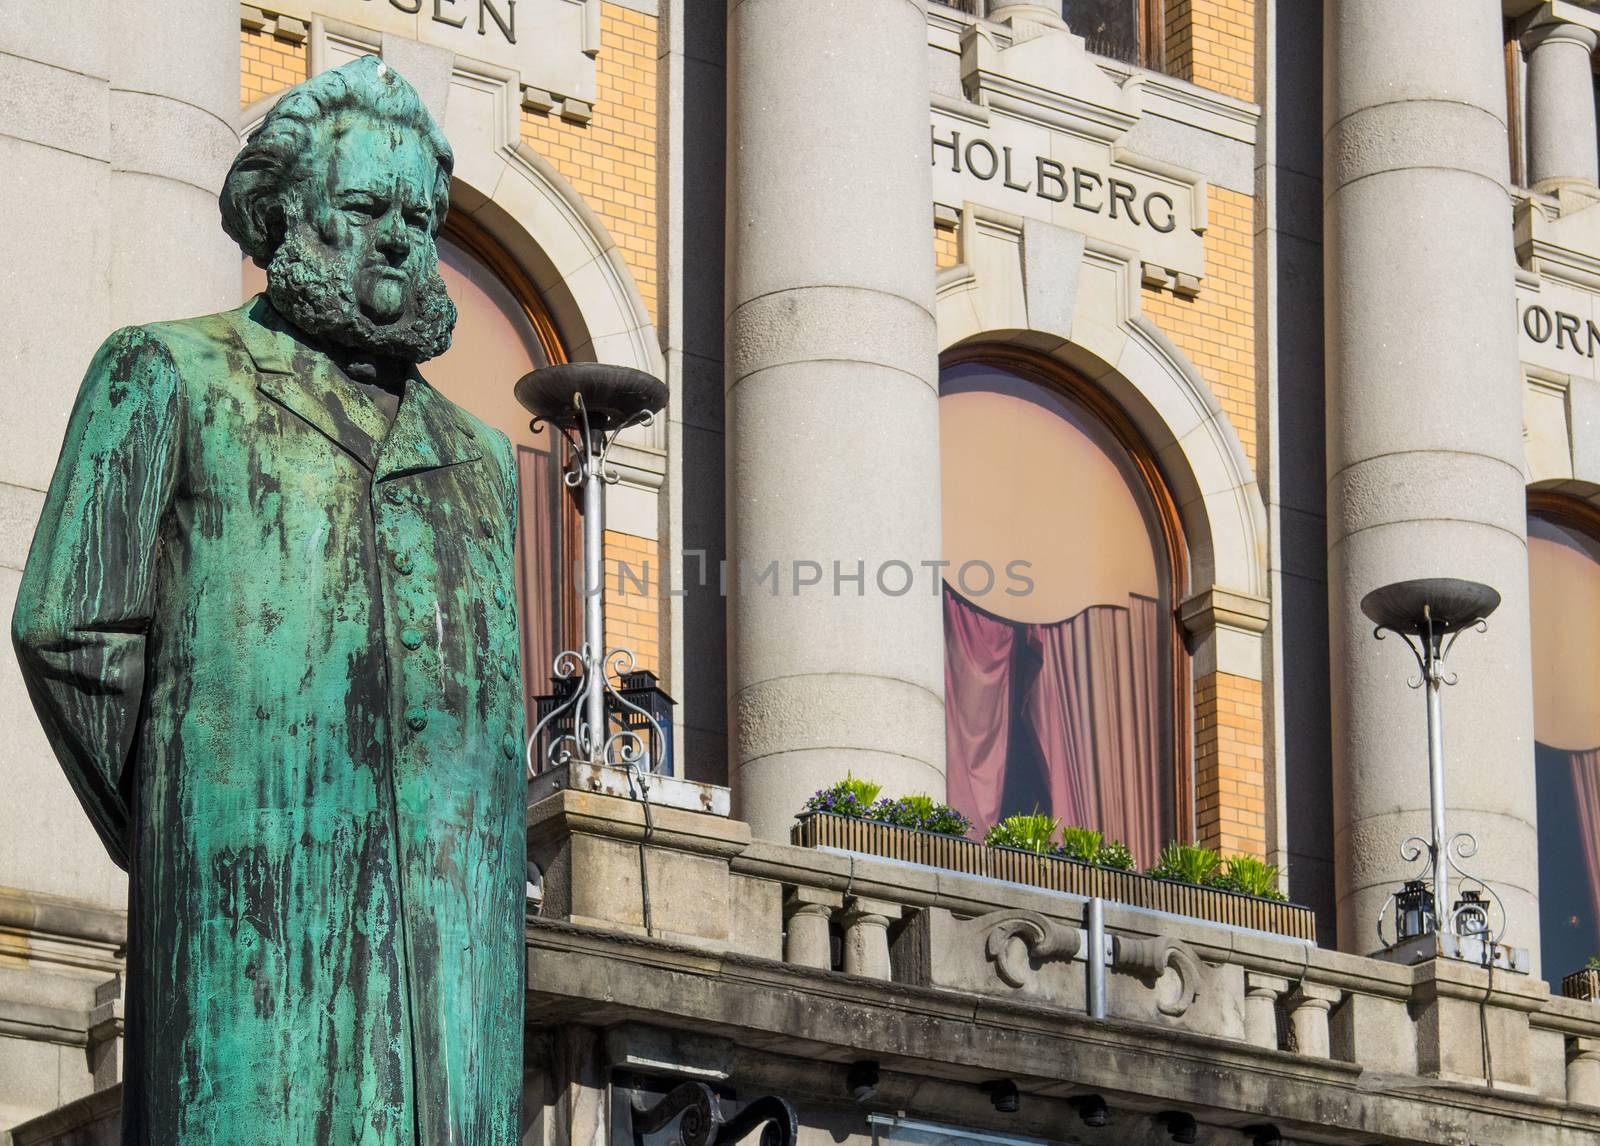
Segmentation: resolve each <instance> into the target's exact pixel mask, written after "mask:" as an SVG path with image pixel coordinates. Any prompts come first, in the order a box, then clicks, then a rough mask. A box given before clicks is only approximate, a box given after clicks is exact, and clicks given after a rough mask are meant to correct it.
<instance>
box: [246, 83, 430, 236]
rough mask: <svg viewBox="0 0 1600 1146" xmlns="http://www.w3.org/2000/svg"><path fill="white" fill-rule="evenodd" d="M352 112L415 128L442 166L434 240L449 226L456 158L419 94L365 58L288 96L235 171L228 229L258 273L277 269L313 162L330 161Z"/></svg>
mask: <svg viewBox="0 0 1600 1146" xmlns="http://www.w3.org/2000/svg"><path fill="white" fill-rule="evenodd" d="M346 112H356V113H361V114H364V115H366V116H369V117H371V118H372V119H374V120H376V121H378V122H380V123H395V124H399V125H401V126H404V127H409V128H412V129H413V130H415V131H416V132H418V133H419V134H420V135H421V136H422V137H423V138H424V139H425V140H427V142H428V146H429V147H430V148H431V149H432V151H433V155H434V158H435V159H436V160H437V161H438V174H437V176H436V177H435V179H434V185H433V199H434V229H435V233H437V231H438V228H439V227H440V226H442V225H443V224H444V217H445V214H446V213H447V212H448V211H449V209H450V173H451V171H452V170H453V169H454V167H455V153H454V152H453V151H452V150H451V149H450V143H449V141H448V140H446V139H445V137H444V132H442V131H440V130H439V125H438V124H437V123H435V122H434V120H433V116H432V115H431V114H429V112H428V109H427V106H426V105H425V104H423V102H422V97H420V96H419V95H417V89H416V88H414V87H412V86H411V85H410V84H409V83H408V82H407V81H406V79H405V77H404V76H402V75H400V73H399V72H397V71H395V70H394V69H393V68H390V67H388V66H387V65H385V64H384V63H383V61H382V60H380V59H378V57H377V56H362V57H361V58H360V59H357V60H352V61H351V62H350V63H348V64H344V65H342V66H340V67H338V68H334V69H333V70H331V71H326V72H323V73H322V74H321V75H318V76H314V77H313V78H311V79H309V80H307V81H306V82H305V83H302V84H299V85H297V86H295V87H293V88H290V89H289V91H287V92H286V93H284V95H283V97H282V98H281V99H279V100H278V102H277V104H276V105H275V106H274V107H273V109H272V110H271V111H270V112H268V113H267V118H266V119H265V120H263V121H262V123H261V126H260V127H258V128H256V129H255V131H253V132H251V134H250V138H249V139H248V140H247V141H246V142H245V145H244V148H243V149H242V150H241V151H240V152H239V154H238V156H237V157H235V159H234V161H233V166H232V167H231V168H230V169H229V170H228V177H227V179H226V180H225V181H224V182H223V184H222V195H221V206H222V229H223V230H224V231H226V232H227V233H228V234H229V236H230V237H232V238H233V240H234V241H235V242H237V243H238V244H239V246H240V248H242V249H243V251H244V253H245V254H247V255H249V256H250V257H251V258H252V259H254V260H255V261H256V263H257V264H258V265H259V266H263V267H264V266H266V265H267V264H268V263H269V262H271V260H272V256H273V254H274V253H275V252H276V251H277V249H278V244H279V243H281V242H282V241H283V236H284V233H285V231H286V230H287V228H288V225H289V221H290V220H291V219H293V218H295V217H297V216H299V215H301V214H302V213H303V211H304V204H303V202H302V201H301V191H300V188H301V185H302V184H303V183H304V182H305V180H306V179H307V178H309V177H311V176H312V175H314V174H316V173H317V168H316V167H314V166H313V163H314V161H315V159H316V158H317V157H318V156H324V155H326V154H327V151H326V149H327V146H328V143H329V135H330V132H331V131H332V130H333V128H334V126H335V125H336V124H337V122H338V119H339V117H340V115H341V114H342V113H346Z"/></svg>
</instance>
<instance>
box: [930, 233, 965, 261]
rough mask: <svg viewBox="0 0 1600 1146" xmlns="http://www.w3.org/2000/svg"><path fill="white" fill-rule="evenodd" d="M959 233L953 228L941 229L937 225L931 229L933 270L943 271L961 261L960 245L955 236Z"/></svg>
mask: <svg viewBox="0 0 1600 1146" xmlns="http://www.w3.org/2000/svg"><path fill="white" fill-rule="evenodd" d="M958 234H960V232H959V231H958V230H957V229H956V228H954V227H941V226H939V225H938V224H937V223H935V224H934V227H933V265H934V269H935V270H940V271H945V270H949V269H950V268H951V267H953V266H955V265H956V264H957V263H959V262H960V261H961V245H960V243H959V242H958V240H957V238H956V236H957V235H958Z"/></svg>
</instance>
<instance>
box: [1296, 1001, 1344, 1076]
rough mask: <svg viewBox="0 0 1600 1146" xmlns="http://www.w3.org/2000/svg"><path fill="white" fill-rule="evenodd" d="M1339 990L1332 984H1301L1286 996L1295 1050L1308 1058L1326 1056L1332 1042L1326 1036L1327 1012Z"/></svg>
mask: <svg viewBox="0 0 1600 1146" xmlns="http://www.w3.org/2000/svg"><path fill="white" fill-rule="evenodd" d="M1341 994H1342V992H1340V991H1338V990H1336V989H1335V988H1333V987H1318V986H1315V985H1314V984H1311V983H1302V984H1301V985H1300V986H1299V987H1297V988H1296V989H1295V992H1294V994H1293V995H1291V996H1290V997H1289V1024H1290V1026H1292V1027H1293V1028H1294V1045H1295V1053H1296V1054H1302V1055H1305V1056H1306V1057H1307V1058H1328V1057H1329V1056H1330V1055H1331V1054H1332V1045H1333V1044H1332V1042H1331V1040H1330V1039H1329V1037H1328V1012H1329V1011H1331V1010H1333V1006H1334V1004H1335V1003H1337V1002H1338V1001H1339V999H1340V996H1341Z"/></svg>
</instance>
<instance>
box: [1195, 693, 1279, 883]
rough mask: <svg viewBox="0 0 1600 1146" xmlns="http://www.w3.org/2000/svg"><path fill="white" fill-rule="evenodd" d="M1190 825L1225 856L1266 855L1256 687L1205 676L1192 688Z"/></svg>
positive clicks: (1263, 773) (1262, 760)
mask: <svg viewBox="0 0 1600 1146" xmlns="http://www.w3.org/2000/svg"><path fill="white" fill-rule="evenodd" d="M1194 713H1195V762H1194V783H1195V822H1196V826H1197V827H1198V831H1199V840H1200V842H1201V843H1203V844H1205V845H1206V846H1207V847H1213V848H1220V849H1221V850H1222V852H1223V853H1224V854H1225V855H1236V854H1243V855H1252V856H1256V857H1258V858H1265V857H1266V854H1267V799H1266V750H1265V747H1264V745H1263V737H1262V711H1261V682H1260V681H1258V680H1251V679H1249V678H1248V677H1242V676H1234V675H1233V674H1232V673H1225V672H1215V673H1207V674H1206V675H1205V676H1203V677H1201V678H1200V680H1199V681H1198V682H1197V683H1196V685H1195V698H1194Z"/></svg>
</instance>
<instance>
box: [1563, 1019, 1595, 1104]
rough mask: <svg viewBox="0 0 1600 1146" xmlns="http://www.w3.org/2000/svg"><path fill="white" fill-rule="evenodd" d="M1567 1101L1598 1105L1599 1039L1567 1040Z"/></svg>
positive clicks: (1578, 1038) (1577, 1038) (1576, 1038)
mask: <svg viewBox="0 0 1600 1146" xmlns="http://www.w3.org/2000/svg"><path fill="white" fill-rule="evenodd" d="M1567 1101H1568V1102H1572V1103H1577V1104H1578V1105H1580V1106H1600V1039H1590V1038H1583V1037H1581V1036H1580V1037H1575V1038H1570V1039H1568V1040H1567Z"/></svg>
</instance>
